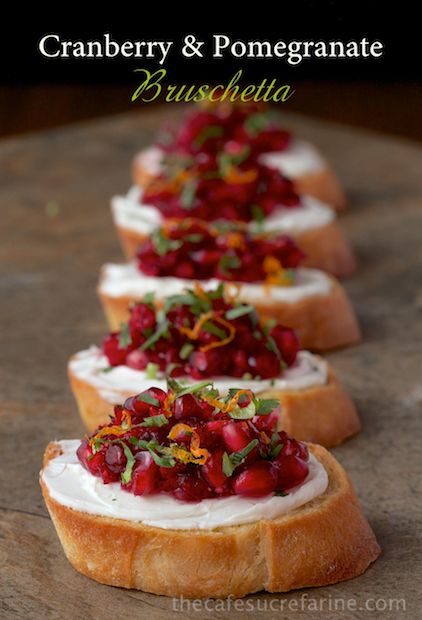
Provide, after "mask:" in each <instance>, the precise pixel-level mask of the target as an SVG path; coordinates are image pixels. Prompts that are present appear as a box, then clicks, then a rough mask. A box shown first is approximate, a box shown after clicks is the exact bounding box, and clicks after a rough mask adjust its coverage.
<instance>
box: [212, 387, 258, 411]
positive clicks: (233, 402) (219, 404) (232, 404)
mask: <svg viewBox="0 0 422 620" xmlns="http://www.w3.org/2000/svg"><path fill="white" fill-rule="evenodd" d="M244 394H247V396H249V397H250V398H253V393H252V391H251V390H246V389H245V390H238V391H237V392H236V394H235V395H234V396H233V397H232V398H231V399H230V400H229V402H227V403H224V402H223V401H221V400H218V399H217V398H209V397H207V395H206V394H204V395H203V396H202V398H203V399H204V400H206V401H207V402H208V403H209V404H210V405H212V406H213V407H216V408H217V409H219V410H220V411H222V412H223V413H228V412H229V411H233V409H235V408H236V407H237V403H238V402H239V398H240V397H241V396H243V395H244Z"/></svg>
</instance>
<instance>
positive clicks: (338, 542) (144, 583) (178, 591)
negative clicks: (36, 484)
mask: <svg viewBox="0 0 422 620" xmlns="http://www.w3.org/2000/svg"><path fill="white" fill-rule="evenodd" d="M309 448H310V450H311V451H312V453H313V454H314V455H315V457H316V458H317V459H318V460H319V461H320V462H321V463H322V464H323V465H324V467H325V469H326V471H327V473H328V477H329V484H328V487H327V489H326V491H325V492H324V493H323V494H322V495H320V496H319V497H317V498H315V499H314V500H312V501H311V502H308V503H307V504H305V505H303V506H301V507H299V508H297V509H295V510H293V511H292V512H290V513H288V514H287V515H284V516H282V517H279V518H278V519H274V520H269V521H264V520H261V521H257V522H255V523H250V524H245V525H238V526H230V527H221V528H217V529H214V530H198V529H194V530H166V529H161V528H157V527H151V526H146V525H143V524H142V523H136V522H133V521H127V520H124V519H116V518H110V517H100V516H94V515H91V514H88V513H83V512H80V511H77V510H73V509H71V508H68V507H66V506H63V505H61V504H59V503H58V502H57V501H55V500H54V499H52V497H51V496H50V495H49V492H48V489H47V487H46V485H45V483H44V482H43V480H42V477H41V488H42V493H43V496H44V499H45V502H46V505H47V508H48V511H49V513H50V515H51V518H52V520H53V522H54V525H55V527H56V531H57V534H58V536H59V539H60V542H61V543H62V546H63V549H64V552H65V554H66V556H67V558H68V560H69V561H70V563H71V564H72V565H73V566H74V568H75V569H76V570H77V571H79V572H80V573H82V574H84V575H86V576H87V577H90V578H91V579H95V580H96V581H99V582H100V583H104V584H108V585H113V586H120V587H123V588H136V589H139V590H144V591H145V592H152V593H154V594H161V595H167V596H184V597H189V598H209V597H227V596H233V597H242V596H245V595H247V594H249V593H253V592H259V591H261V590H267V591H268V592H287V591H289V590H292V589H297V588H305V587H310V586H323V585H328V584H331V583H337V582H339V581H344V580H346V579H351V578H353V577H357V576H358V575H360V574H362V573H363V572H364V571H365V570H366V569H367V568H368V566H369V564H371V562H374V561H375V560H376V558H377V557H378V556H379V554H380V547H379V545H378V543H377V541H376V539H375V536H374V534H373V532H372V530H371V527H370V526H369V524H368V522H367V520H366V519H365V517H364V515H363V513H362V511H361V508H360V506H359V504H358V501H357V498H356V496H355V493H354V490H353V488H352V485H351V483H350V481H349V479H348V477H347V475H346V473H345V471H344V470H343V468H342V467H341V465H340V464H339V463H338V462H337V461H336V460H335V458H334V457H333V456H332V455H331V454H330V453H329V452H327V451H326V450H325V449H324V448H322V447H321V446H318V445H313V444H310V445H309ZM59 450H60V447H59V445H58V444H54V443H50V444H49V445H48V446H47V449H46V452H45V455H44V466H45V465H46V464H47V463H48V461H49V460H50V459H52V458H54V457H55V456H57V454H58V451H59Z"/></svg>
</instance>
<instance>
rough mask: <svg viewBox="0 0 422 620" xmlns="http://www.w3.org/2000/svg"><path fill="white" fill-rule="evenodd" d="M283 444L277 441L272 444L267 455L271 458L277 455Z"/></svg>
mask: <svg viewBox="0 0 422 620" xmlns="http://www.w3.org/2000/svg"><path fill="white" fill-rule="evenodd" d="M283 445H284V444H282V443H277V444H275V445H274V446H272V448H271V450H270V452H269V456H270V457H271V458H272V459H276V458H277V457H278V455H279V454H280V452H281V451H282V449H283Z"/></svg>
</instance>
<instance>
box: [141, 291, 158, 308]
mask: <svg viewBox="0 0 422 620" xmlns="http://www.w3.org/2000/svg"><path fill="white" fill-rule="evenodd" d="M154 302H155V293H153V292H152V291H151V292H150V293H146V294H145V295H144V296H143V298H142V303H143V304H147V305H148V306H153V305H154Z"/></svg>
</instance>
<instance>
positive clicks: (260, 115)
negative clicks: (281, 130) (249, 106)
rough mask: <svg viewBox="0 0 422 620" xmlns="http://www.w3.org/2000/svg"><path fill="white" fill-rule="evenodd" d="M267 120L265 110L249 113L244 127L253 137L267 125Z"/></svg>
mask: <svg viewBox="0 0 422 620" xmlns="http://www.w3.org/2000/svg"><path fill="white" fill-rule="evenodd" d="M269 120H270V119H269V116H268V114H267V113H266V112H257V113H256V114H251V116H248V118H247V119H246V121H245V129H246V131H247V132H248V134H249V135H250V136H253V137H255V136H257V135H258V134H259V133H260V132H261V131H262V130H263V129H265V128H266V127H267V126H268V123H269Z"/></svg>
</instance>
